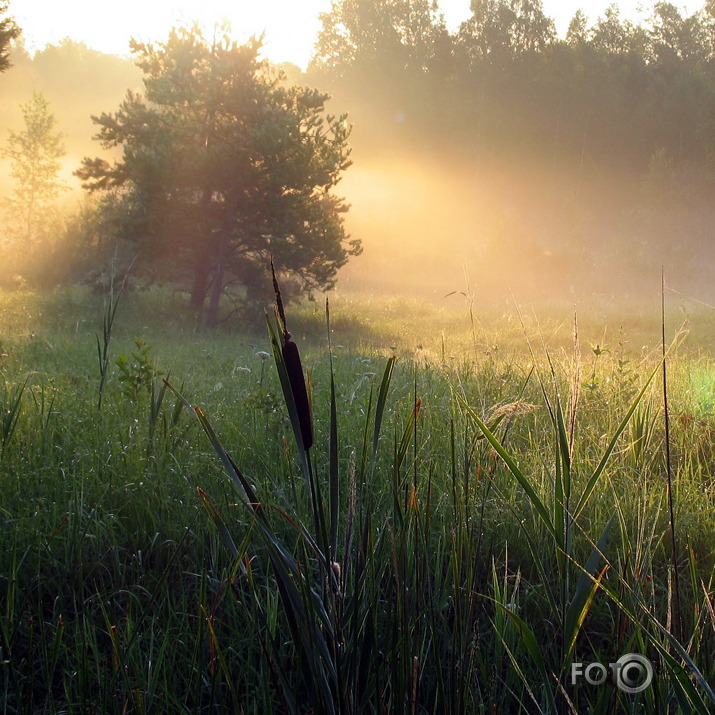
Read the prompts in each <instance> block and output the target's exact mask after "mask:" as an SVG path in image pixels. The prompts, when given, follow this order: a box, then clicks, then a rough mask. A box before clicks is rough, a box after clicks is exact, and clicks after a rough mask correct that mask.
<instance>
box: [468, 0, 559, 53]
mask: <svg viewBox="0 0 715 715" xmlns="http://www.w3.org/2000/svg"><path fill="white" fill-rule="evenodd" d="M471 8H472V16H471V17H470V18H469V19H468V20H467V21H466V22H464V23H462V27H461V28H460V31H459V40H460V44H461V45H462V46H463V47H464V48H466V50H467V52H468V54H469V55H470V56H471V57H472V59H473V60H474V61H477V62H479V61H480V60H481V61H484V60H487V61H488V62H489V63H490V64H500V63H502V62H505V61H508V60H509V59H513V58H515V57H518V56H520V55H523V54H525V53H534V52H543V51H544V50H545V49H546V47H548V46H549V45H550V44H551V43H553V41H554V39H555V38H556V27H555V25H554V21H553V20H552V19H551V18H549V17H547V16H546V15H545V13H544V8H543V4H542V3H541V0H472V5H471Z"/></svg>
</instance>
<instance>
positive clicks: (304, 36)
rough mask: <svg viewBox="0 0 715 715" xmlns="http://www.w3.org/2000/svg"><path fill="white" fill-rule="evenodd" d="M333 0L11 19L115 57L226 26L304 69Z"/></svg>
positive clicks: (21, 2)
mask: <svg viewBox="0 0 715 715" xmlns="http://www.w3.org/2000/svg"><path fill="white" fill-rule="evenodd" d="M671 1H672V2H673V3H674V4H675V5H676V6H677V7H679V8H680V9H681V10H682V11H683V12H684V13H689V12H692V11H693V10H695V9H697V8H699V7H701V6H702V0H688V1H687V2H679V1H678V0H671ZM543 2H544V8H545V10H546V14H547V15H549V16H550V17H552V18H553V19H554V20H555V21H556V25H557V29H558V30H559V32H560V33H563V32H565V29H566V27H567V26H568V22H569V20H570V19H571V18H572V17H573V15H574V13H575V12H576V10H578V9H579V8H580V9H582V10H583V11H584V12H585V13H586V15H587V16H588V17H589V19H591V20H594V19H596V18H597V17H598V16H599V15H600V14H601V13H602V12H603V10H604V9H605V8H606V7H607V6H608V5H610V4H611V2H612V0H543ZM331 4H332V3H331V0H123V1H122V2H121V3H119V4H117V5H114V6H112V7H108V5H107V4H106V3H104V2H100V1H99V0H10V12H9V14H10V16H12V17H14V18H15V19H16V21H17V23H18V25H19V26H20V27H21V28H22V30H23V34H24V37H25V43H26V46H27V48H28V49H29V50H30V51H33V50H36V49H41V48H42V47H44V46H45V45H46V44H48V43H57V42H59V41H60V40H62V39H63V38H65V37H72V38H73V39H75V40H79V41H82V42H84V43H86V44H87V45H89V46H90V47H92V48H94V49H97V50H101V51H103V52H110V53H114V54H121V55H126V54H128V41H129V38H130V37H135V38H136V39H138V40H142V41H155V40H162V39H164V38H165V37H166V34H167V31H168V29H169V28H170V27H171V26H172V25H175V24H177V23H178V22H193V21H195V20H198V21H199V22H200V23H202V24H203V25H205V26H206V27H208V28H211V27H213V25H214V24H215V23H216V22H220V21H221V20H222V19H228V20H229V21H230V23H231V26H232V28H233V31H234V34H235V35H236V37H237V39H238V40H240V41H245V40H247V39H248V38H249V37H250V36H251V35H253V34H260V33H262V32H265V35H266V37H265V40H266V43H265V46H264V52H265V54H266V56H267V57H268V58H270V59H271V60H273V61H274V62H283V61H288V62H293V63H295V64H297V65H299V66H301V67H305V65H306V64H307V62H308V60H309V58H310V55H311V53H312V50H313V43H314V41H315V37H316V34H317V32H318V29H319V27H320V22H319V20H318V14H319V13H321V12H327V11H329V10H330V7H331ZM617 4H618V6H619V7H620V8H621V14H622V16H624V17H628V18H629V19H632V20H638V19H639V18H640V17H642V15H639V8H644V10H643V9H641V10H640V12H645V14H646V15H647V14H648V9H649V8H650V7H651V6H652V2H651V0H642V2H641V0H620V2H617ZM440 7H441V8H442V11H443V12H444V15H445V18H446V20H447V24H448V25H449V27H450V28H451V29H454V28H456V27H457V26H458V25H459V23H460V22H461V21H462V20H464V19H466V18H467V17H468V16H469V0H440Z"/></svg>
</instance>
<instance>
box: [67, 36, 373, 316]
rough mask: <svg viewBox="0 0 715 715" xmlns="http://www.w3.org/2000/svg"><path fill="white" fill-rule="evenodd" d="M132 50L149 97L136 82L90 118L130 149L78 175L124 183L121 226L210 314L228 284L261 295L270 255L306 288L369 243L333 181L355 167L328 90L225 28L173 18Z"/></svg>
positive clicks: (326, 283)
mask: <svg viewBox="0 0 715 715" xmlns="http://www.w3.org/2000/svg"><path fill="white" fill-rule="evenodd" d="M131 47H132V51H133V52H134V53H135V55H136V56H137V58H138V59H137V64H138V65H139V67H140V68H141V69H142V71H143V72H144V75H145V77H144V84H145V93H144V96H142V95H139V94H136V93H133V92H129V93H128V94H127V96H126V99H125V100H124V102H123V103H122V104H121V106H120V108H119V110H118V111H117V112H115V113H113V114H107V113H105V114H102V115H101V116H100V117H94V118H93V119H94V121H95V122H96V123H97V125H98V126H99V128H100V130H99V134H98V135H97V138H98V139H99V140H100V141H101V143H102V145H103V146H104V147H105V148H107V149H110V148H112V147H121V148H122V150H123V156H122V158H121V159H120V160H119V161H116V162H115V163H114V164H113V165H111V164H109V162H107V161H106V160H104V159H89V158H86V159H84V161H83V163H82V167H81V169H80V170H79V171H78V172H77V174H78V175H79V177H80V178H81V179H82V181H83V182H84V186H85V187H86V188H88V189H90V190H92V191H97V190H105V191H109V192H114V194H115V196H116V200H117V201H118V202H120V203H121V205H122V206H123V210H122V211H117V213H116V215H118V216H121V217H122V219H121V221H120V222H119V226H118V231H119V234H120V235H122V236H123V237H124V238H127V239H129V240H133V241H135V242H136V244H137V246H138V248H139V250H140V252H141V255H142V256H143V257H144V258H145V259H150V260H151V259H155V260H154V261H153V263H154V265H155V266H156V265H159V268H158V270H159V271H160V273H162V274H163V276H164V277H166V276H167V275H170V276H171V277H172V278H175V279H176V278H178V279H179V280H185V279H186V280H188V281H189V284H190V289H191V305H192V307H193V308H194V309H196V310H197V311H202V312H203V311H205V313H204V315H205V318H206V322H207V323H208V324H213V323H215V322H216V321H217V319H218V310H219V301H220V299H221V296H222V294H224V293H225V292H226V291H227V289H228V288H230V287H232V286H233V287H236V288H237V289H238V291H239V293H236V292H235V291H234V295H238V294H242V295H243V297H244V298H247V299H249V300H251V299H257V298H261V297H263V295H264V293H263V292H262V291H263V290H265V288H267V287H268V286H269V285H270V283H269V281H268V279H267V276H266V267H267V265H268V257H269V255H270V254H272V255H273V257H274V260H275V262H276V265H277V267H278V268H279V269H280V270H281V271H283V272H284V274H285V275H286V276H290V277H291V278H292V279H293V287H294V291H295V293H296V294H298V293H303V292H309V291H310V290H313V289H324V288H327V287H330V286H332V285H333V284H334V281H335V275H336V272H337V270H338V268H340V267H341V266H342V265H343V264H344V263H345V262H346V261H347V259H348V256H350V255H354V254H356V253H358V252H359V250H360V244H359V241H356V240H352V241H351V240H348V237H347V235H346V233H345V230H344V226H343V219H342V213H343V212H344V211H346V209H347V207H346V206H345V204H344V203H343V200H342V199H341V198H339V197H337V196H335V195H334V194H333V193H332V191H331V190H332V188H333V187H334V186H335V185H336V184H337V183H338V181H339V180H340V177H341V174H342V172H343V170H344V169H346V168H347V167H348V166H349V164H350V160H349V152H350V150H349V147H348V143H347V140H348V136H349V132H350V128H349V126H348V124H347V122H346V118H345V117H339V118H335V117H332V116H329V115H325V113H324V107H325V102H326V100H327V99H328V97H327V95H325V94H323V93H321V92H319V91H317V90H311V89H307V88H304V87H296V86H286V85H285V83H283V82H282V81H281V76H280V75H277V74H276V73H275V72H272V71H271V70H270V68H269V67H268V66H267V65H266V64H265V63H263V62H261V61H259V60H258V52H259V50H260V42H259V41H256V40H254V41H251V42H249V43H248V44H246V45H243V46H239V45H237V44H236V43H235V42H234V41H232V40H231V39H230V37H229V36H228V30H226V33H225V34H223V35H222V36H221V37H219V38H217V39H214V40H213V41H211V42H209V41H207V40H206V39H205V38H204V37H203V36H202V34H201V32H200V31H199V30H198V28H196V27H194V28H192V29H188V28H181V29H174V30H172V31H171V33H170V35H169V38H168V39H167V41H166V42H164V43H159V44H156V45H146V44H141V43H137V42H132V45H131ZM114 210H116V209H114ZM156 259H160V261H157V260H156ZM168 269H173V270H172V271H171V272H170V273H169V270H168ZM284 283H285V281H284ZM207 300H208V306H206V301H207Z"/></svg>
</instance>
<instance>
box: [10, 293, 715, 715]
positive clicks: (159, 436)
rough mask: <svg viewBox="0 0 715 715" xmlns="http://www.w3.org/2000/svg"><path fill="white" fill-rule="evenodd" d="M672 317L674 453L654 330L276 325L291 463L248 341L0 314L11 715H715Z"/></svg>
mask: <svg viewBox="0 0 715 715" xmlns="http://www.w3.org/2000/svg"><path fill="white" fill-rule="evenodd" d="M669 302H670V303H671V305H670V306H669V310H668V313H667V322H666V324H667V327H668V331H667V333H668V340H675V342H676V343H677V345H674V347H673V348H671V352H670V353H669V355H668V359H667V373H668V394H667V397H668V415H669V432H668V434H667V439H666V432H665V427H664V424H665V420H664V408H663V386H662V377H661V362H660V355H661V353H660V313H659V305H658V304H657V302H656V303H655V304H654V305H653V306H649V305H645V306H642V307H641V308H639V309H637V310H636V309H635V308H633V307H632V306H631V307H629V308H628V309H627V310H625V309H623V308H621V309H619V308H617V307H610V308H607V309H603V310H602V311H596V310H594V309H591V311H590V312H584V313H583V314H579V315H578V330H577V336H576V339H574V315H573V313H574V311H573V308H572V307H571V308H569V307H559V308H554V307H552V308H551V309H549V310H548V311H543V312H542V313H541V314H539V311H536V312H535V311H534V310H532V309H531V308H521V309H520V310H517V309H516V308H515V307H513V306H503V307H501V308H495V307H493V306H492V307H490V308H488V309H486V308H480V306H478V305H477V303H476V302H472V301H470V300H468V299H467V298H465V297H463V296H452V297H450V298H449V299H443V300H441V301H440V302H437V303H435V304H424V303H421V302H417V301H410V300H408V299H404V298H403V299H399V298H389V299H388V298H381V299H377V298H369V297H365V296H352V297H351V296H343V295H337V296H336V297H335V298H331V327H332V333H331V350H329V349H328V343H327V338H326V335H327V331H326V324H325V307H324V305H322V304H320V303H306V304H304V305H301V306H296V307H291V308H289V310H288V322H289V327H290V328H291V332H292V333H293V337H294V339H295V340H296V342H297V344H298V346H299V347H300V350H301V355H302V359H303V367H304V368H307V371H308V373H309V392H310V394H311V399H312V420H313V429H314V432H315V441H314V445H313V447H312V448H310V449H309V450H307V451H306V450H305V449H304V445H303V444H302V442H301V433H300V431H299V430H296V425H295V420H294V419H291V413H290V411H289V409H287V404H288V405H290V404H291V401H292V400H293V396H292V394H291V392H290V389H289V388H288V387H287V383H285V384H284V383H282V382H281V380H280V379H279V375H280V370H281V369H283V366H284V363H283V357H282V355H281V351H280V349H279V350H278V351H277V353H276V354H275V355H274V349H273V346H272V344H271V340H270V337H269V334H268V332H267V331H266V329H265V324H261V323H262V321H261V320H258V321H257V323H256V325H255V326H244V329H243V330H242V331H240V332H239V331H238V330H236V329H235V326H233V327H229V326H225V328H224V329H222V330H218V331H216V332H203V331H200V330H197V329H196V328H195V327H194V326H193V323H192V321H191V320H190V319H189V318H188V317H187V316H186V314H185V313H184V312H183V308H182V305H181V299H180V297H179V296H174V295H172V294H169V293H165V292H161V291H150V292H145V293H139V294H128V295H126V296H124V297H123V298H122V299H121V301H120V302H119V305H118V309H117V313H116V319H115V321H114V324H113V325H112V326H111V331H110V332H109V333H108V337H111V339H110V340H108V342H107V341H105V340H104V338H103V335H102V321H103V318H104V317H105V316H106V310H105V306H103V299H102V296H96V295H92V294H90V293H88V292H85V291H83V290H80V289H65V290H63V291H61V292H58V293H56V294H53V295H47V296H37V295H33V294H27V293H8V294H2V295H0V355H1V356H0V407H1V408H2V415H1V417H2V419H1V421H0V534H1V537H0V539H1V542H2V546H1V548H0V712H2V713H150V712H151V713H159V712H166V713H181V712H187V713H204V712H207V713H208V712H216V713H224V712H245V713H273V712H275V713H280V712H286V713H290V712H315V713H329V712H340V713H358V712H360V713H362V712H366V713H367V712H376V713H385V712H399V713H401V712H405V713H520V712H523V713H540V712H542V713H620V712H623V713H670V712H672V713H676V712H678V713H690V712H700V713H707V712H710V711H711V710H712V709H713V707H715V694H713V691H712V689H711V685H709V683H710V684H712V683H713V678H714V677H715V611H714V609H713V589H714V588H715V584H713V566H714V565H715V562H714V558H713V557H714V555H715V528H714V527H713V523H715V520H714V516H715V515H714V506H715V496H714V493H713V471H714V466H715V441H714V437H715V365H714V363H713V355H712V353H711V350H712V347H713V345H715V315H714V314H713V312H712V310H710V309H708V308H705V307H702V306H701V307H699V308H695V307H694V306H693V305H690V304H686V303H683V302H680V301H678V300H676V299H675V298H672V299H670V300H669ZM676 333H681V336H680V337H679V338H677V339H676ZM105 342H106V345H107V352H106V360H105V362H104V366H103V368H102V369H100V364H101V356H102V350H103V348H104V346H105ZM98 347H99V357H98ZM393 356H396V359H394V360H393ZM102 371H103V372H104V375H105V380H104V384H103V386H102V388H101V394H100V382H101V376H102ZM162 378H167V379H168V381H169V382H170V383H171V384H172V385H173V386H174V387H175V388H176V390H178V391H179V392H180V393H181V394H182V395H183V396H184V398H185V399H186V400H187V401H188V403H190V404H191V405H199V406H200V408H201V410H200V411H198V412H197V411H195V410H192V409H189V407H188V406H187V405H184V404H182V402H181V400H180V399H179V398H177V396H176V395H175V394H174V393H173V392H172V391H171V390H170V389H168V388H166V387H165V385H164V383H163V382H162ZM297 409H298V410H299V409H300V406H298V408H297ZM204 414H205V417H204ZM214 433H215V436H214V438H213V442H212V439H211V435H212V434H214ZM666 447H668V448H669V451H670V466H671V469H670V472H671V480H672V505H673V516H674V519H673V524H672V526H673V527H674V528H672V529H671V517H670V503H669V499H668V496H669V495H668V469H667V464H666ZM224 449H225V453H224V452H223V451H222V450H224ZM226 453H228V454H229V455H230V458H229V457H227V456H226ZM197 488H198V489H200V491H197ZM673 537H674V538H673ZM627 654H637V655H642V656H645V657H646V658H647V659H648V661H649V662H650V664H652V668H653V676H652V682H650V683H648V682H647V681H648V680H650V678H649V677H648V671H647V668H646V669H644V668H643V667H640V669H639V664H638V663H636V664H635V665H634V664H633V663H631V666H632V667H631V668H630V670H628V669H627V668H623V669H621V670H619V666H613V667H611V666H609V664H612V663H616V662H617V661H618V659H619V658H621V657H622V656H626V655H627ZM631 660H633V659H631ZM623 662H624V661H621V663H623ZM589 663H600V664H605V666H604V667H603V668H601V667H600V666H593V667H591V668H590V669H587V667H586V666H587V665H588V664H589ZM579 664H581V665H579ZM584 671H586V673H587V674H588V678H590V681H593V682H589V679H587V677H586V673H584ZM602 677H603V678H605V682H602V683H600V684H599V683H598V682H597V681H599V680H600V679H601V678H602ZM641 686H643V687H641ZM631 691H636V692H631Z"/></svg>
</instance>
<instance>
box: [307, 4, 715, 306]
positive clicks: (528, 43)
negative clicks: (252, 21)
mask: <svg viewBox="0 0 715 715" xmlns="http://www.w3.org/2000/svg"><path fill="white" fill-rule="evenodd" d="M322 23H323V26H322V31H321V34H320V37H319V40H318V43H317V45H316V52H315V56H314V59H313V62H312V64H311V67H310V75H311V77H313V78H314V79H315V81H316V82H321V83H322V84H323V85H324V86H327V87H328V89H330V90H331V91H332V92H333V93H334V95H335V96H336V101H338V102H340V103H344V104H345V106H346V107H347V108H348V109H349V111H350V114H351V118H352V120H353V121H354V123H355V126H356V130H355V135H354V142H355V145H356V152H357V153H360V154H361V155H362V156H364V157H365V158H366V159H367V158H368V157H377V156H380V155H383V156H384V154H385V153H387V154H395V153H396V152H399V151H403V152H404V153H406V154H409V155H411V156H412V157H413V158H415V159H418V160H421V161H423V162H424V161H426V160H427V159H426V157H429V161H431V162H433V164H436V165H440V166H442V167H444V168H446V169H447V171H446V173H447V174H448V175H449V174H450V171H451V174H452V176H453V177H455V186H456V187H457V189H456V190H459V191H460V192H464V199H463V202H465V203H466V202H469V201H470V200H471V201H472V202H477V203H478V202H479V201H480V194H484V193H485V192H487V193H489V194H490V197H491V198H490V200H488V201H486V202H485V204H486V206H485V211H484V212H483V214H482V216H481V217H478V218H477V219H476V220H475V221H474V230H473V232H472V239H471V243H472V244H478V245H479V246H481V247H482V249H483V250H481V252H480V253H479V256H480V258H481V259H482V260H481V263H482V265H483V266H484V265H486V264H489V266H488V268H484V269H483V270H482V272H483V274H484V275H483V278H484V283H485V285H486V286H487V287H490V288H493V287H494V285H495V284H496V283H498V282H502V281H501V278H502V277H503V275H504V273H505V271H504V270H502V271H499V270H497V271H496V273H495V270H494V269H495V266H496V263H497V262H498V261H499V260H501V261H502V262H503V263H509V262H510V266H511V267H512V268H514V267H518V269H519V271H518V274H519V275H520V276H521V275H522V274H524V280H522V279H521V278H519V279H516V280H514V281H513V283H515V284H517V285H520V286H523V285H525V282H526V283H529V282H531V283H532V284H533V285H532V287H535V286H536V283H538V282H543V283H546V284H547V285H548V290H549V291H553V290H554V281H553V280H551V279H555V278H559V279H561V280H560V283H561V284H562V285H564V286H565V287H568V288H569V290H573V288H574V285H578V284H582V285H583V284H584V281H585V283H587V284H588V289H589V290H591V289H592V290H596V291H599V292H603V291H610V290H612V289H613V287H614V284H615V285H618V283H619V282H620V283H622V284H624V283H627V284H628V289H629V290H631V289H634V288H635V287H636V286H637V284H638V281H639V280H640V279H641V278H643V277H646V278H648V277H649V276H651V275H654V274H655V273H657V268H658V266H659V265H660V264H661V263H662V262H665V263H666V264H667V266H666V268H668V267H670V275H671V276H672V277H673V278H674V279H675V278H676V276H677V279H678V280H679V281H681V282H682V281H688V282H689V283H691V284H695V283H699V284H701V285H707V284H708V282H709V280H710V278H711V277H712V276H711V274H710V269H709V267H708V261H707V260H704V259H708V258H711V257H712V249H713V233H714V232H715V213H714V212H713V210H712V208H711V197H712V192H713V188H715V186H714V185H713V176H714V172H713V169H714V165H713V150H714V149H715V3H714V2H712V0H709V1H708V2H707V3H706V4H705V6H704V7H703V8H702V9H701V10H700V11H698V12H696V13H694V14H692V15H690V16H684V15H683V14H681V12H680V11H679V10H678V8H677V7H676V6H675V5H673V4H670V3H664V2H660V3H655V4H654V5H653V6H652V9H651V10H650V14H649V17H648V19H647V21H646V22H645V23H644V24H634V23H632V22H630V21H628V20H626V19H624V18H622V17H621V15H620V13H619V10H618V7H617V6H616V5H612V6H610V7H609V8H608V9H607V10H606V11H605V12H604V14H603V15H602V16H601V17H598V18H593V19H590V18H587V17H586V15H585V14H584V13H583V12H581V11H579V12H577V13H576V14H575V16H574V17H573V19H572V21H571V23H570V25H569V28H568V32H567V33H566V36H565V37H558V36H557V33H556V29H555V24H554V22H553V20H552V19H551V18H549V17H548V16H547V15H546V14H545V12H544V9H543V6H542V4H541V2H539V0H473V2H472V16H471V17H470V18H469V19H468V20H467V21H466V22H464V23H463V24H462V25H461V27H460V28H459V29H458V30H456V31H453V32H449V31H448V30H447V28H446V26H445V23H444V20H443V18H442V17H441V16H440V13H439V11H438V10H437V9H436V8H435V7H434V5H433V3H431V2H429V0H369V1H368V0H340V1H339V2H336V3H334V5H333V9H332V11H331V12H330V13H328V14H326V15H324V16H323V18H322ZM449 167H452V169H451V170H450V169H449ZM443 178H444V177H443ZM465 184H471V185H472V186H473V187H474V192H473V194H472V197H471V199H470V198H469V191H465ZM434 208H435V209H437V210H438V208H439V207H438V206H435V207H434ZM495 214H499V218H498V219H495V218H494V215H495ZM455 241H456V244H455V249H456V252H457V253H459V254H460V256H464V255H469V254H470V240H468V239H464V240H461V243H460V241H459V240H457V239H455ZM471 248H473V245H472V246H471ZM365 251H366V258H365V260H368V256H369V252H370V244H369V243H366V245H365ZM448 262H449V261H448ZM476 262H477V263H479V262H480V261H476ZM455 265H456V262H454V261H452V262H451V263H450V266H449V270H450V271H451V270H453V269H454V268H455ZM477 270H478V269H477ZM568 274H570V275H571V280H570V281H564V275H568ZM497 275H498V276H499V277H498V278H495V276H497ZM567 283H568V285H567V286H566V284H567ZM619 290H620V289H619Z"/></svg>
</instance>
